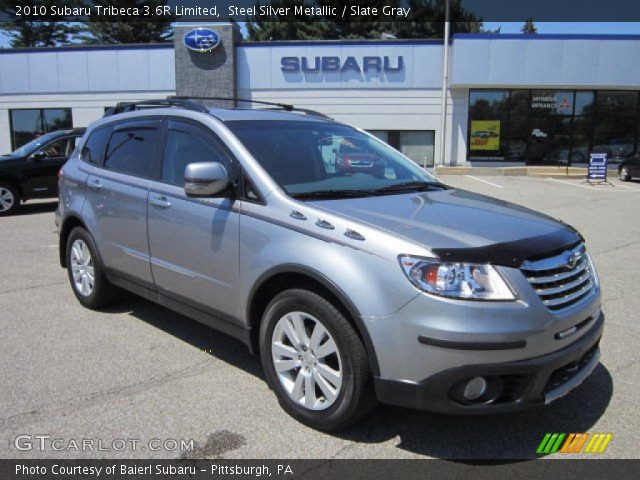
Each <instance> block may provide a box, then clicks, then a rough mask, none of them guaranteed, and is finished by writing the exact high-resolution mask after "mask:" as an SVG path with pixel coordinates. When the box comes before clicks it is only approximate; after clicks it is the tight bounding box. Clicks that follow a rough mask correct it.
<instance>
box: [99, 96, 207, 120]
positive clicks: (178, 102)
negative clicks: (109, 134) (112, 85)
mask: <svg viewBox="0 0 640 480" xmlns="http://www.w3.org/2000/svg"><path fill="white" fill-rule="evenodd" d="M161 107H180V108H186V109H187V110H195V111H197V112H205V113H208V112H209V110H208V109H207V107H205V106H204V105H201V104H199V103H196V102H192V101H189V100H187V99H182V98H174V97H167V98H165V99H159V100H141V101H139V102H119V103H118V104H116V106H115V107H111V108H109V109H108V110H107V111H106V112H104V115H103V117H109V116H111V115H115V114H117V113H124V112H133V111H135V110H141V109H144V108H161Z"/></svg>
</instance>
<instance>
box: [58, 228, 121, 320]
mask: <svg viewBox="0 0 640 480" xmlns="http://www.w3.org/2000/svg"><path fill="white" fill-rule="evenodd" d="M66 255H67V271H68V274H69V281H70V282H71V288H72V289H73V293H74V294H75V296H76V298H77V299H78V301H79V302H80V303H81V304H82V305H84V306H85V307H87V308H91V309H97V308H101V307H105V306H107V305H109V304H111V303H113V302H114V301H115V299H116V296H117V289H116V287H114V286H113V285H111V284H110V283H109V280H107V277H106V275H105V273H104V270H103V268H102V265H101V264H100V261H99V259H98V255H97V250H96V246H95V244H94V242H93V239H92V238H91V235H89V233H88V232H87V231H86V230H85V229H84V228H82V227H76V228H74V229H73V230H72V231H71V233H70V234H69V238H68V240H67V252H66Z"/></svg>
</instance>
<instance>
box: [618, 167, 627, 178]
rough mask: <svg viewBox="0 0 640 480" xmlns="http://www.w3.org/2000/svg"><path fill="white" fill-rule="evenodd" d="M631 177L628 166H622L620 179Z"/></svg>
mask: <svg viewBox="0 0 640 480" xmlns="http://www.w3.org/2000/svg"><path fill="white" fill-rule="evenodd" d="M628 178H629V170H627V167H622V168H621V169H620V180H627V179H628Z"/></svg>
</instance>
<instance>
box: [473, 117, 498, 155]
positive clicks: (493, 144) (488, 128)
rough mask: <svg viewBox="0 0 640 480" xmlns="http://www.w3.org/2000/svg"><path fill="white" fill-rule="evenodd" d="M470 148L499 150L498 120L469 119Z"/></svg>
mask: <svg viewBox="0 0 640 480" xmlns="http://www.w3.org/2000/svg"><path fill="white" fill-rule="evenodd" d="M470 148H471V150H500V120H471V145H470Z"/></svg>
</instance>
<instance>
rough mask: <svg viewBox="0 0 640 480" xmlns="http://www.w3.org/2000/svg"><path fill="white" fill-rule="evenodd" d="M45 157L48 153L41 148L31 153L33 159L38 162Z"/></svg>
mask: <svg viewBox="0 0 640 480" xmlns="http://www.w3.org/2000/svg"><path fill="white" fill-rule="evenodd" d="M44 158H47V154H46V153H44V152H43V151H42V150H39V151H37V152H36V153H34V154H33V155H31V160H33V161H34V162H38V161H40V160H42V159H44Z"/></svg>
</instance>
